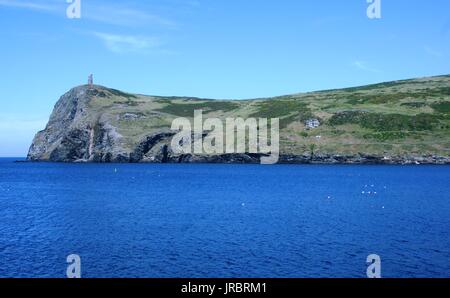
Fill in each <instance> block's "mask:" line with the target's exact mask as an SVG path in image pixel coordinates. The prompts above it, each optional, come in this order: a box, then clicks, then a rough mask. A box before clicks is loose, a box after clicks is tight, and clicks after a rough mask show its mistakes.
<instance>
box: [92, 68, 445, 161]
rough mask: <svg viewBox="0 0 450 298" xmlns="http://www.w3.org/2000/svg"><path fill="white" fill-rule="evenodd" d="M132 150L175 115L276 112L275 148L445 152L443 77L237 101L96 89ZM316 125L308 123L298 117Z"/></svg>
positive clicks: (98, 105) (96, 106) (98, 101)
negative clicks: (277, 132)
mask: <svg viewBox="0 0 450 298" xmlns="http://www.w3.org/2000/svg"><path fill="white" fill-rule="evenodd" d="M90 107H91V109H92V110H93V111H96V112H97V113H93V114H92V115H97V116H95V117H100V115H101V117H106V118H107V119H108V122H110V123H111V124H112V125H113V126H115V127H117V129H118V133H120V134H121V135H122V136H124V139H123V142H124V144H123V146H124V148H129V149H130V150H131V148H132V147H133V146H134V145H135V144H136V143H137V142H138V141H139V140H140V139H141V138H143V137H144V136H145V135H148V134H149V133H152V132H157V131H160V130H162V129H169V128H170V125H171V122H172V120H173V119H174V118H176V117H180V116H181V117H192V116H193V113H194V110H196V109H202V110H203V111H204V117H218V118H222V119H225V118H226V117H238V116H240V117H244V118H247V117H267V118H274V117H277V118H280V126H281V140H280V143H281V152H282V153H284V154H289V153H292V154H303V153H307V152H309V151H310V150H311V148H314V150H315V152H320V153H331V154H345V155H348V154H356V153H359V152H362V153H367V154H376V155H397V156H401V155H405V154H409V155H427V154H433V155H440V156H449V155H450V154H449V150H450V149H449V148H450V76H439V77H431V78H421V79H412V80H403V81H395V82H388V83H381V84H375V85H368V86H363V87H355V88H346V89H339V90H326V91H320V92H311V93H302V94H294V95H286V96H280V97H275V98H265V99H254V100H244V101H231V100H209V99H199V98H190V97H159V96H144V95H134V94H127V93H124V92H121V91H118V90H113V89H102V91H101V92H98V93H97V94H96V96H95V97H94V98H93V100H91V102H90ZM310 118H315V119H318V120H319V121H320V122H321V126H319V127H318V128H315V129H307V128H306V127H305V120H307V119H310Z"/></svg>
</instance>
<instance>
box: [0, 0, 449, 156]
mask: <svg viewBox="0 0 450 298" xmlns="http://www.w3.org/2000/svg"><path fill="white" fill-rule="evenodd" d="M68 5H69V4H67V3H66V0H39V1H38V0H0V37H1V40H2V42H1V46H0V51H1V52H0V53H1V55H0V82H1V83H0V86H1V94H0V101H1V107H2V108H1V110H0V145H1V146H0V156H25V155H26V153H27V150H28V147H29V145H30V143H31V140H32V138H33V136H34V134H35V133H36V131H38V130H40V129H43V128H44V126H45V123H46V121H47V119H48V117H49V115H50V113H51V111H52V108H53V105H54V104H55V102H56V101H57V100H58V98H59V96H60V95H62V94H63V93H64V92H66V91H67V90H69V89H70V88H71V87H74V86H76V85H80V84H84V83H86V81H87V76H88V74H89V73H93V74H94V78H95V83H97V84H101V85H105V86H109V87H114V88H117V89H121V90H125V91H129V92H136V93H142V94H152V95H188V96H198V97H208V98H232V99H241V98H255V97H265V96H274V95H283V94H289V93H297V92H304V91H312V90H320V89H329V88H339V87H348V86H355V85H363V84H368V83H375V82H380V81H389V80H396V79H404V78H412V77H422V76H430V75H439V74H449V73H450V59H449V58H450V57H449V56H450V2H449V1H448V0H428V1H421V0H381V8H382V10H381V12H382V18H381V19H378V20H373V19H369V18H368V17H367V15H366V10H367V6H368V4H367V3H366V0H345V1H341V0H339V1H338V0H321V1H317V0H277V1H274V0H157V1H156V0H149V1H137V0H136V1H117V0H81V19H69V18H67V17H66V8H67V6H68Z"/></svg>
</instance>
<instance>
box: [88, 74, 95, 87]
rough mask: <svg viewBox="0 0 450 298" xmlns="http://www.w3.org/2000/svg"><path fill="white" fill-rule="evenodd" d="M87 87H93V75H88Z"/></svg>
mask: <svg viewBox="0 0 450 298" xmlns="http://www.w3.org/2000/svg"><path fill="white" fill-rule="evenodd" d="M88 85H89V86H92V85H94V75H93V74H90V75H89V76H88Z"/></svg>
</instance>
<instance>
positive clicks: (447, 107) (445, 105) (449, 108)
mask: <svg viewBox="0 0 450 298" xmlns="http://www.w3.org/2000/svg"><path fill="white" fill-rule="evenodd" d="M431 107H432V108H433V109H434V110H435V111H437V112H439V113H444V114H447V113H450V101H443V102H438V103H435V104H432V105H431Z"/></svg>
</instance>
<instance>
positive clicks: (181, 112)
mask: <svg viewBox="0 0 450 298" xmlns="http://www.w3.org/2000/svg"><path fill="white" fill-rule="evenodd" d="M158 102H159V103H165V104H166V105H165V106H164V107H162V108H160V109H156V111H159V112H163V113H166V114H171V115H175V116H179V117H194V111H195V110H203V111H204V112H214V111H223V112H229V111H232V110H235V109H237V108H239V104H238V103H234V102H229V101H208V102H201V103H172V102H169V103H167V101H163V100H161V101H158Z"/></svg>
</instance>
